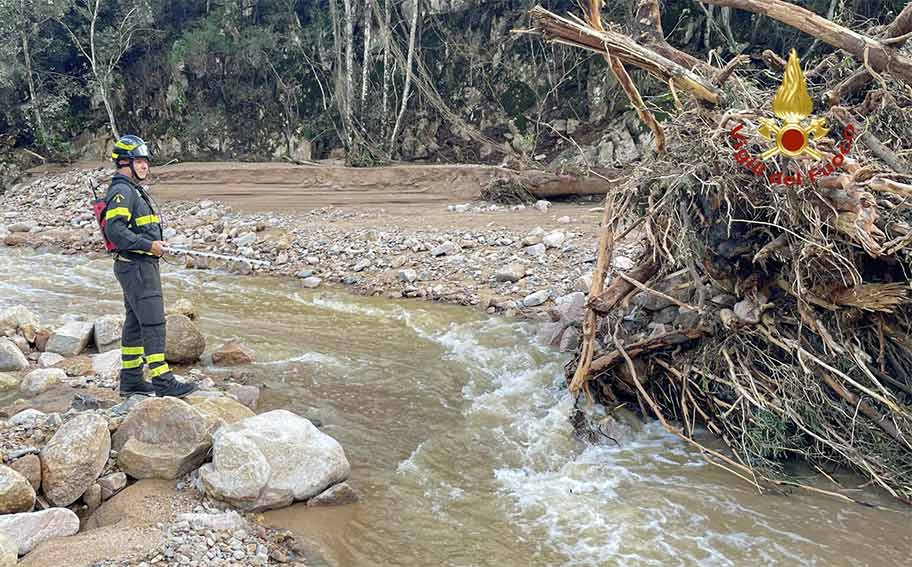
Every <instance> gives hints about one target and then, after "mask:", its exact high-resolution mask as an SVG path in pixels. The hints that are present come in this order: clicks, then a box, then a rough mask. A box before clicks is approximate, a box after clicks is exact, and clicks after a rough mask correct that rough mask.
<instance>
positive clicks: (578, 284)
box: [573, 272, 592, 293]
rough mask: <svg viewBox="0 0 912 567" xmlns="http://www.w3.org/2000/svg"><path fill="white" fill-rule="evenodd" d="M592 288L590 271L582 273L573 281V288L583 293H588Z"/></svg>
mask: <svg viewBox="0 0 912 567" xmlns="http://www.w3.org/2000/svg"><path fill="white" fill-rule="evenodd" d="M591 288H592V273H591V272H590V273H588V274H583V275H581V276H580V277H578V278H576V280H574V282H573V289H575V290H576V291H581V292H583V293H589V290H590V289H591Z"/></svg>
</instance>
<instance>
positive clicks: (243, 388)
mask: <svg viewBox="0 0 912 567" xmlns="http://www.w3.org/2000/svg"><path fill="white" fill-rule="evenodd" d="M225 392H227V393H228V395H229V396H231V397H233V398H234V399H236V400H237V401H238V402H240V403H242V404H244V405H245V406H247V407H248V408H250V409H256V406H257V402H258V401H259V399H260V389H259V388H257V387H256V386H250V385H245V384H228V385H227V386H226V388H225Z"/></svg>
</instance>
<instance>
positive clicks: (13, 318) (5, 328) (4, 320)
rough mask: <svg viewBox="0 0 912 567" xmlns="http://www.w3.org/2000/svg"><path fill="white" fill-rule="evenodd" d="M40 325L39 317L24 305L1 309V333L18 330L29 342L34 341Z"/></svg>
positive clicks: (10, 332)
mask: <svg viewBox="0 0 912 567" xmlns="http://www.w3.org/2000/svg"><path fill="white" fill-rule="evenodd" d="M38 325H39V323H38V317H36V316H35V315H34V314H33V313H32V312H31V311H29V310H28V309H27V308H25V307H24V306H22V305H15V306H13V307H9V308H7V309H4V310H2V311H0V335H5V334H12V333H17V332H18V333H20V334H21V335H22V336H23V337H25V339H26V340H27V341H28V342H30V343H33V342H35V333H36V332H37V331H38Z"/></svg>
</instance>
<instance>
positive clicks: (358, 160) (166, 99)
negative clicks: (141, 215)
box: [0, 0, 905, 169]
mask: <svg viewBox="0 0 912 567" xmlns="http://www.w3.org/2000/svg"><path fill="white" fill-rule="evenodd" d="M635 4H636V2H633V1H632V0H622V1H616V2H607V3H605V6H604V7H603V18H604V20H605V21H606V22H609V25H612V26H617V27H618V28H619V29H620V30H622V31H624V30H628V29H630V27H631V25H632V24H633V22H632V21H631V20H632V18H633V11H634V8H635ZM796 4H800V5H803V6H805V7H807V8H809V9H811V10H813V11H815V12H816V13H818V14H823V15H828V16H830V17H831V19H833V20H835V21H838V22H840V23H841V24H843V25H845V26H848V27H851V28H853V29H856V28H857V29H867V28H869V27H871V26H872V25H877V24H885V23H888V22H889V21H891V19H892V18H893V17H895V15H896V13H897V12H898V11H899V10H900V9H901V8H902V7H903V6H904V5H905V2H904V1H903V0H805V1H800V2H796ZM535 5H542V6H543V7H545V8H547V9H548V10H550V11H552V12H554V13H557V14H564V13H567V12H579V6H577V5H576V3H575V2H572V1H568V0H537V1H529V0H401V1H400V0H230V1H226V0H221V1H220V0H206V1H197V2H187V1H175V0H123V1H119V2H109V1H105V0H75V1H73V0H0V39H2V41H0V53H2V57H0V132H2V138H0V146H2V147H3V148H4V150H5V151H4V154H5V155H6V160H7V161H8V160H10V159H12V158H11V157H10V156H11V155H14V154H11V152H12V151H13V150H15V149H22V148H25V149H28V150H30V151H32V152H35V153H36V154H38V155H40V156H43V157H46V158H49V159H54V160H71V159H80V158H81V159H100V158H102V157H103V156H104V153H105V148H106V147H107V145H108V144H109V143H110V141H111V138H112V137H113V136H114V135H116V134H119V133H124V132H131V133H138V134H140V135H142V136H143V137H145V138H146V139H149V140H152V141H154V144H155V147H156V150H157V153H158V156H157V157H160V158H162V159H163V160H167V159H172V158H178V159H181V160H182V161H187V160H204V159H206V160H209V159H213V160H256V161H265V160H274V159H290V160H294V161H306V160H309V159H319V158H326V157H329V156H334V157H342V156H344V157H345V159H346V161H347V162H348V163H350V164H353V165H375V164H382V163H384V162H387V161H388V160H429V161H445V162H471V163H485V162H487V163H499V162H501V161H502V160H504V159H505V158H509V159H516V158H519V159H520V160H522V162H525V163H528V162H530V161H534V162H537V163H540V164H541V165H542V166H546V167H547V166H551V167H552V168H559V167H563V166H579V167H582V168H583V169H585V168H587V167H611V166H623V165H625V164H626V163H629V162H631V161H635V160H637V159H639V157H640V156H642V155H643V154H644V153H648V152H649V151H650V150H649V146H650V143H651V142H650V136H649V132H648V131H646V130H645V128H643V127H642V126H641V125H640V124H639V122H638V120H637V119H636V116H635V115H634V114H633V113H632V111H631V110H630V107H629V104H628V102H627V99H626V97H625V96H624V94H623V92H622V91H621V89H619V88H618V86H617V84H616V82H615V81H614V79H613V77H612V76H611V73H609V72H608V70H607V66H606V64H605V62H604V60H603V58H602V57H600V56H598V55H596V54H591V53H588V52H584V51H580V50H575V49H569V48H567V47H564V46H560V45H549V44H544V43H542V42H541V41H539V39H538V38H537V37H535V36H533V35H529V34H516V33H513V31H512V30H517V29H526V28H528V27H529V25H530V23H529V16H528V11H529V10H530V9H531V8H533V7H534V6H535ZM662 19H663V21H662V24H663V29H664V30H665V33H666V36H667V39H668V41H669V43H670V44H671V45H673V46H674V47H676V48H678V49H681V50H683V51H685V52H688V53H690V54H692V55H695V56H696V57H698V58H700V59H702V60H706V61H712V62H715V63H720V62H721V63H720V64H724V62H725V61H727V60H729V59H731V58H732V57H733V56H734V55H736V54H740V53H746V54H750V55H752V56H753V57H755V58H759V57H760V53H761V52H762V51H763V50H765V49H771V50H773V51H774V52H776V53H778V54H780V55H785V54H786V53H787V51H788V50H789V49H790V48H792V47H795V48H796V49H798V51H799V54H801V55H802V59H803V61H804V62H805V65H808V66H810V65H813V63H814V61H815V60H817V59H819V58H820V57H821V56H823V55H825V54H828V53H832V51H833V50H832V48H831V47H829V46H827V45H825V44H823V43H821V42H817V41H815V40H814V38H812V37H810V36H807V35H805V34H802V33H801V32H799V31H797V30H795V29H794V28H790V27H788V26H784V25H782V24H780V23H778V22H776V21H774V20H772V19H770V18H766V17H763V16H759V15H756V14H752V13H749V12H744V11H738V10H731V9H730V8H721V7H717V6H711V5H705V4H702V3H698V2H696V1H692V0H675V1H666V2H664V5H663V12H662ZM846 65H847V67H849V66H854V63H852V62H851V60H850V58H848V57H846ZM758 73H759V71H758ZM632 76H633V79H634V81H635V82H636V83H637V85H638V87H639V88H640V91H641V93H642V94H643V95H644V98H645V100H646V103H647V104H648V105H650V107H652V108H653V109H655V111H656V116H657V117H658V119H659V120H663V119H665V118H666V112H670V111H671V109H672V108H673V101H672V98H671V96H670V95H669V94H668V92H667V89H666V88H665V86H664V85H661V84H658V83H657V82H656V81H654V80H652V79H650V78H649V77H648V76H647V75H646V74H645V73H642V72H639V71H634V72H632ZM761 79H762V77H761ZM768 80H769V81H770V83H771V84H772V83H775V82H776V81H777V80H778V79H777V78H776V77H775V76H774V75H773V74H769V77H768ZM663 111H664V112H663ZM15 155H18V156H19V158H20V161H21V160H22V159H25V160H26V161H27V160H28V159H29V156H31V154H29V153H22V152H20V153H19V154H15ZM23 156H24V158H23ZM31 157H32V158H34V156H31ZM23 165H25V164H23Z"/></svg>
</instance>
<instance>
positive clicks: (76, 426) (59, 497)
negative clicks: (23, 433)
mask: <svg viewBox="0 0 912 567" xmlns="http://www.w3.org/2000/svg"><path fill="white" fill-rule="evenodd" d="M110 452H111V434H110V433H109V431H108V421H107V420H106V419H105V418H103V417H101V416H99V415H96V414H92V413H84V414H81V415H78V416H76V417H74V418H73V419H71V420H69V421H67V422H66V423H64V424H63V425H62V426H61V427H60V429H58V430H57V432H56V433H54V436H53V437H51V440H50V441H48V444H47V445H45V446H44V448H43V449H41V488H42V490H43V491H44V494H45V495H46V496H47V499H48V501H49V502H51V503H52V504H53V505H55V506H69V505H70V504H72V503H73V502H75V501H76V500H77V499H78V498H79V497H80V496H82V495H83V493H84V492H85V491H86V490H87V489H88V488H89V487H90V486H92V484H93V483H94V482H95V479H96V478H98V475H99V474H101V471H102V470H104V467H105V463H107V461H108V456H109V454H110Z"/></svg>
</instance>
